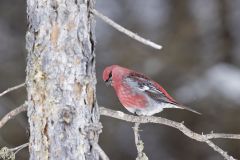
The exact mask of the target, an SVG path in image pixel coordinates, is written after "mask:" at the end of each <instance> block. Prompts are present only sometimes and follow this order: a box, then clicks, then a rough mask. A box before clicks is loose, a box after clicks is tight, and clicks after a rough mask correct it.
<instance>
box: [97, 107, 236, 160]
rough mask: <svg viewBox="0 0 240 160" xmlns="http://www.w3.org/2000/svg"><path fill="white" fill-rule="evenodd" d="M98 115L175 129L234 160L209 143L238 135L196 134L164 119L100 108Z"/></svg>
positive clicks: (181, 124)
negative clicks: (216, 139)
mask: <svg viewBox="0 0 240 160" xmlns="http://www.w3.org/2000/svg"><path fill="white" fill-rule="evenodd" d="M100 114H101V115H104V116H108V117H112V118H116V119H120V120H124V121H127V122H134V123H136V122H137V123H157V124H163V125H166V126H170V127H173V128H176V129H178V130H179V131H181V132H182V133H183V134H185V135H186V136H188V137H189V138H191V139H195V140H196V141H199V142H205V143H206V144H208V145H209V146H210V147H211V148H213V149H214V150H215V151H216V152H218V153H219V154H221V155H222V156H223V157H224V159H226V160H235V159H234V158H233V157H232V156H229V155H228V154H227V152H225V151H223V150H222V149H221V148H219V147H218V146H216V145H215V144H214V143H213V142H212V141H210V139H215V138H228V139H239V136H240V135H238V134H222V133H220V134H218V133H214V134H207V135H204V134H198V133H195V132H193V131H191V130H190V129H188V128H187V127H186V126H184V124H183V123H179V122H175V121H172V120H168V119H166V118H162V117H154V116H133V115H128V114H125V113H123V112H121V111H114V110H111V109H107V108H104V107H100Z"/></svg>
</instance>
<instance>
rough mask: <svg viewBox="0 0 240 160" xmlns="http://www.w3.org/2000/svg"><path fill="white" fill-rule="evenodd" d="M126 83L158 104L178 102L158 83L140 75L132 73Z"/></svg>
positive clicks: (126, 78)
mask: <svg viewBox="0 0 240 160" xmlns="http://www.w3.org/2000/svg"><path fill="white" fill-rule="evenodd" d="M124 80H125V82H126V83H127V84H128V85H129V86H131V87H132V89H134V90H136V91H138V92H144V93H145V94H147V95H148V96H149V97H150V98H152V99H153V100H155V101H158V102H164V103H171V104H176V105H177V103H176V101H175V100H174V99H173V98H172V97H171V96H170V95H169V94H168V93H167V92H166V91H165V90H164V89H163V88H162V87H161V86H160V85H159V84H158V83H157V82H154V81H153V80H151V79H150V78H149V77H146V76H145V75H143V74H140V73H135V72H134V73H130V74H129V75H128V76H126V77H125V78H124Z"/></svg>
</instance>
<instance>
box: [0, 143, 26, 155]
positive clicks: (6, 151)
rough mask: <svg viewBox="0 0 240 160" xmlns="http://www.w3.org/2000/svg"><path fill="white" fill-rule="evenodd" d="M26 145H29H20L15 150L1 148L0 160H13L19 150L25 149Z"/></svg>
mask: <svg viewBox="0 0 240 160" xmlns="http://www.w3.org/2000/svg"><path fill="white" fill-rule="evenodd" d="M28 145H29V143H25V144H22V145H20V146H17V147H15V148H8V147H3V148H1V149H0V159H15V157H16V154H17V153H18V152H19V151H20V150H22V149H24V148H26V147H27V146H28Z"/></svg>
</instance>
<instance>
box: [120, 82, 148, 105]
mask: <svg viewBox="0 0 240 160" xmlns="http://www.w3.org/2000/svg"><path fill="white" fill-rule="evenodd" d="M115 90H116V89H115ZM116 93H117V95H118V98H119V100H120V102H121V104H122V105H123V106H124V107H134V108H144V107H145V106H146V105H147V104H148V102H147V99H146V97H145V95H144V94H141V93H137V92H134V91H133V90H132V89H131V88H130V87H127V86H121V87H119V88H118V89H117V90H116Z"/></svg>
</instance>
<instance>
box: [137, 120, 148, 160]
mask: <svg viewBox="0 0 240 160" xmlns="http://www.w3.org/2000/svg"><path fill="white" fill-rule="evenodd" d="M139 125H140V123H135V125H134V127H133V132H134V137H135V145H136V148H137V152H138V155H137V158H136V160H148V157H147V155H146V154H145V153H144V152H143V149H144V143H143V141H142V140H141V138H140V134H139Z"/></svg>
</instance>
